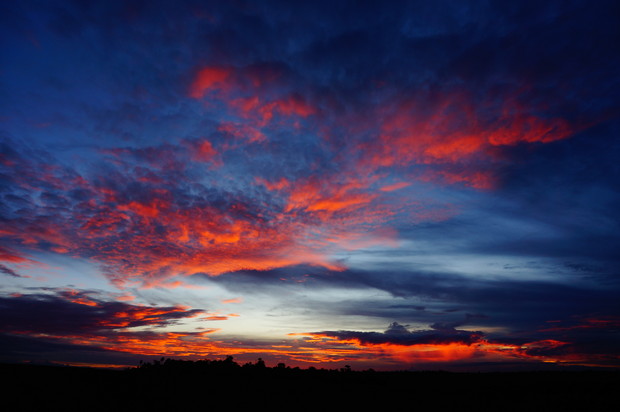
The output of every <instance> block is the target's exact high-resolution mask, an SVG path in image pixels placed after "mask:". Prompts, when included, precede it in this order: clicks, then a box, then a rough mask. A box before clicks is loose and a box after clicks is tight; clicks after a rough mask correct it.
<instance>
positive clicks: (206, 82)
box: [189, 67, 231, 99]
mask: <svg viewBox="0 0 620 412" xmlns="http://www.w3.org/2000/svg"><path fill="white" fill-rule="evenodd" d="M230 75H231V70H230V69H227V68H223V67H205V68H204V69H202V70H200V71H199V72H198V74H197V75H196V78H195V79H194V81H193V82H192V85H191V86H190V92H189V95H190V97H193V98H194V99H200V98H202V97H204V95H205V94H206V93H207V92H208V91H209V90H213V89H218V88H225V87H226V83H225V81H226V80H227V79H228V78H229V76H230Z"/></svg>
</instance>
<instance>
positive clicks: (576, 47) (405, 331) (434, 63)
mask: <svg viewBox="0 0 620 412" xmlns="http://www.w3.org/2000/svg"><path fill="white" fill-rule="evenodd" d="M0 8H1V9H0V20H1V22H0V32H1V34H0V44H1V46H0V48H1V54H0V55H1V66H0V67H1V69H0V107H1V112H0V148H1V150H0V361H1V362H32V363H53V364H68V365H83V366H88V365H91V366H107V367H124V366H135V365H137V364H138V362H139V361H140V360H145V361H148V360H151V359H159V358H160V357H170V358H175V359H205V358H207V359H220V358H222V357H225V356H233V357H234V359H235V360H236V361H238V362H240V363H244V362H254V361H256V359H258V358H259V357H260V358H262V359H264V360H265V361H266V363H267V365H268V366H273V365H275V364H277V363H280V362H283V363H285V364H286V365H289V366H299V367H302V368H306V367H310V366H314V367H324V368H340V367H343V366H344V365H350V366H351V367H352V368H353V369H360V370H361V369H366V368H373V369H375V370H429V369H442V370H528V369H530V370H531V369H541V368H543V369H544V368H547V369H549V368H551V369H563V368H564V369H566V368H583V367H596V368H617V367H619V366H620V277H619V276H620V253H619V251H620V185H619V183H620V162H618V159H620V140H619V139H618V135H619V134H620V101H619V100H620V81H619V80H620V75H619V74H618V67H619V66H620V50H619V45H620V25H618V19H619V17H620V7H619V6H618V3H617V2H614V1H595V2H592V1H545V2H542V3H541V2H538V1H501V2H499V1H488V2H487V1H471V2H470V1H433V2H427V1H406V2H405V1H396V0H395V1H390V2H372V1H369V2H364V1H340V0H331V1H300V2H289V1H175V2H171V1H96V0H92V1H31V0H24V1H19V2H17V1H14V2H2V5H1V6H0Z"/></svg>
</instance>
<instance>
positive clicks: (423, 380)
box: [0, 360, 620, 411]
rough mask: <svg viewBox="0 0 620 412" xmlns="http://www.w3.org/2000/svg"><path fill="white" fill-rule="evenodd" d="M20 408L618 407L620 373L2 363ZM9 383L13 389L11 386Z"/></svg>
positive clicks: (10, 396)
mask: <svg viewBox="0 0 620 412" xmlns="http://www.w3.org/2000/svg"><path fill="white" fill-rule="evenodd" d="M0 374H1V375H2V377H3V379H2V381H3V382H5V383H3V384H2V386H3V392H4V394H5V396H4V398H5V400H8V401H11V402H10V403H11V404H13V405H14V406H11V407H10V409H4V408H3V409H4V410H7V411H8V410H11V411H38V410H49V411H56V410H63V411H71V410H80V411H83V410H86V411H110V410H112V411H125V410H127V411H133V410H136V411H141V410H148V411H156V410H192V411H194V410H221V409H225V410H232V411H237V410H246V409H261V410H262V409H265V408H267V409H268V410H294V411H331V410H338V411H340V410H362V411H365V410H379V411H386V410H387V411H391V410H399V411H400V410H405V411H408V410H410V411H421V410H433V409H446V408H447V410H449V411H454V410H476V411H479V410H492V411H556V410H557V411H607V410H609V411H612V410H619V409H617V408H618V407H619V405H620V403H619V402H618V400H617V398H620V385H619V384H620V379H619V378H620V371H618V370H614V371H573V372H502V373H450V372H374V371H363V372H359V371H348V370H344V369H340V370H308V369H291V368H288V367H285V366H284V365H280V367H274V368H268V367H264V366H262V365H258V363H257V364H246V365H244V366H240V365H237V364H236V363H234V362H228V363H227V362H226V361H202V363H201V362H183V361H171V360H168V361H165V362H162V363H159V362H157V363H155V364H145V365H143V367H141V368H135V369H128V370H106V369H92V368H74V367H54V366H36V365H9V364H5V365H0ZM7 382H8V384H7Z"/></svg>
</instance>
